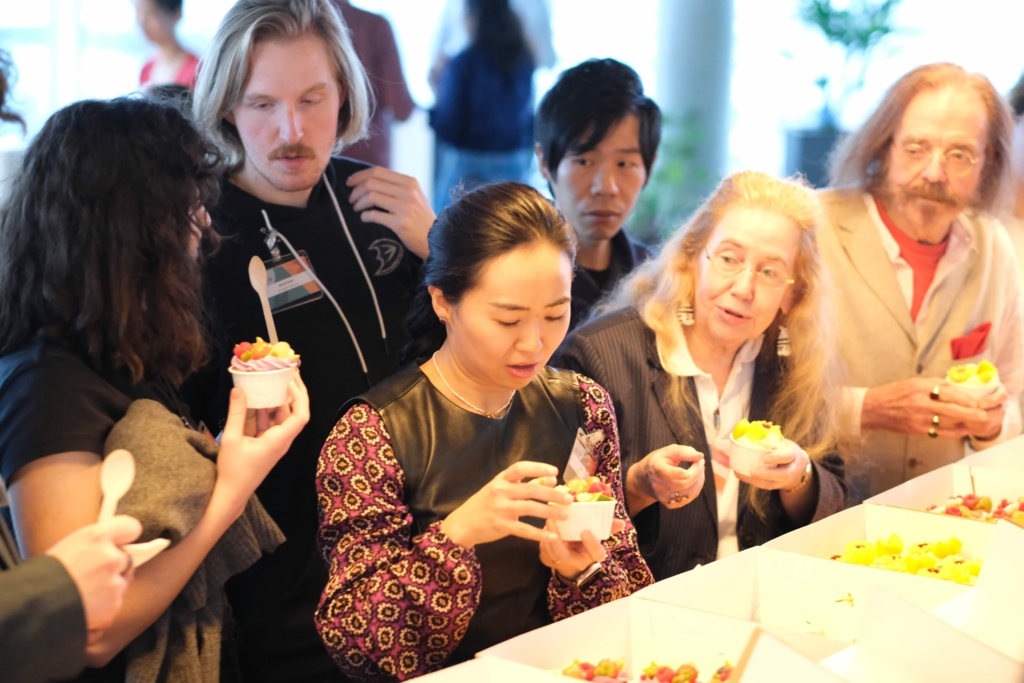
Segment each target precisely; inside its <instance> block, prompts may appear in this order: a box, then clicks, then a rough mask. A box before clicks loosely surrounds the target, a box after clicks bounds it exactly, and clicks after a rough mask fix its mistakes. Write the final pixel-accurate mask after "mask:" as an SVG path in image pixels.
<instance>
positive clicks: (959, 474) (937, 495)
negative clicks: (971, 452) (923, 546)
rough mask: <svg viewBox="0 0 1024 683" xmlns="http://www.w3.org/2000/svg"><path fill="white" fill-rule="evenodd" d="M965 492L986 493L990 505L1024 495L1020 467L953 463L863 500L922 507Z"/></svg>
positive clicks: (923, 508)
mask: <svg viewBox="0 0 1024 683" xmlns="http://www.w3.org/2000/svg"><path fill="white" fill-rule="evenodd" d="M968 493H973V494H975V495H977V496H988V497H989V498H991V499H992V504H993V506H996V505H998V504H999V502H1000V501H1001V500H1002V499H1003V498H1006V499H1008V500H1010V501H1011V502H1013V501H1016V500H1017V498H1019V497H1020V496H1024V470H1021V471H1020V472H1015V471H1012V470H1010V471H1008V470H998V469H992V468H989V467H980V466H975V467H972V466H970V465H967V464H964V463H954V464H952V465H946V466H945V467H940V468H939V469H937V470H932V471H931V472H929V473H927V474H923V475H921V476H920V477H916V478H914V479H911V480H910V481H908V482H906V483H903V484H900V485H899V486H897V487H895V488H891V489H889V490H888V491H885V492H884V493H880V494H878V495H877V496H873V497H871V498H868V499H867V500H866V501H864V502H865V503H867V504H869V505H890V506H893V507H901V508H906V509H908V510H918V511H926V509H927V508H928V507H929V506H931V505H943V504H944V503H945V502H946V500H948V499H949V498H950V497H952V496H963V495H966V494H968ZM930 514H935V513H930ZM971 521H975V522H980V521H981V520H971ZM986 523H987V522H982V524H986Z"/></svg>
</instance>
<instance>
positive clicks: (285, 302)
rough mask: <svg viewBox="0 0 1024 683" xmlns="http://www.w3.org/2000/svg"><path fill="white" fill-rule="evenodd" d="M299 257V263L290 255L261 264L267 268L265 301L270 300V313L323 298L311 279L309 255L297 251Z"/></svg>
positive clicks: (311, 266) (311, 269)
mask: <svg viewBox="0 0 1024 683" xmlns="http://www.w3.org/2000/svg"><path fill="white" fill-rule="evenodd" d="M299 257H300V258H302V261H301V262H300V261H298V260H297V259H296V258H295V257H294V256H292V255H291V254H288V255H286V256H279V257H278V258H275V259H270V260H269V261H264V262H263V265H265V266H266V267H267V299H269V300H270V311H271V313H280V312H281V311H287V310H288V309H289V308H295V307H296V306H302V305H303V304H308V303H310V302H312V301H316V300H317V299H322V298H323V296H324V293H323V292H322V291H320V286H319V285H318V284H317V283H316V280H314V279H313V272H314V271H313V264H312V263H310V261H309V255H308V254H306V252H305V251H304V250H303V251H299ZM303 264H305V267H303Z"/></svg>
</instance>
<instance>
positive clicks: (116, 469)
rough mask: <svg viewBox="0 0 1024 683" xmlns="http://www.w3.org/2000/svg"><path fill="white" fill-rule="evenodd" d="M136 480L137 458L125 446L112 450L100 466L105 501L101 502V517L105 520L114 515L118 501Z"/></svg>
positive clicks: (101, 487)
mask: <svg viewBox="0 0 1024 683" xmlns="http://www.w3.org/2000/svg"><path fill="white" fill-rule="evenodd" d="M134 480H135V458H133V457H132V454H131V453H129V452H128V451H126V450H124V449H123V448H119V449H118V450H116V451H113V452H111V453H110V454H109V455H108V456H107V457H105V458H104V459H103V465H102V466H101V468H100V490H101V491H102V492H103V502H102V503H101V504H100V519H99V521H101V522H102V521H104V520H107V519H110V518H111V517H113V516H114V512H116V511H117V503H118V501H120V500H121V497H122V496H124V494H126V493H128V489H130V488H131V487H132V482H133V481H134Z"/></svg>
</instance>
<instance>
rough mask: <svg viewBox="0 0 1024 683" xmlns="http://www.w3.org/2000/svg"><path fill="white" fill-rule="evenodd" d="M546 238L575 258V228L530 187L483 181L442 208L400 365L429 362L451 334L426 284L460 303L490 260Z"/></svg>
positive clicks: (431, 235)
mask: <svg viewBox="0 0 1024 683" xmlns="http://www.w3.org/2000/svg"><path fill="white" fill-rule="evenodd" d="M544 242H546V243H548V244H551V245H554V246H555V247H556V248H558V249H560V250H561V251H562V252H564V253H565V254H567V255H568V256H569V260H571V261H575V260H576V233H575V232H574V231H573V229H572V226H571V225H569V222H568V221H567V220H565V217H564V216H562V214H561V213H560V212H559V211H558V209H556V208H555V205H554V204H552V203H551V201H550V200H549V199H546V198H545V197H544V195H542V194H541V193H540V192H537V190H535V189H533V188H532V187H530V186H529V185H523V184H522V183H513V182H505V183H495V184H493V185H484V186H483V187H480V188H478V189H476V190H473V191H472V192H468V193H466V194H465V195H463V196H462V198H461V199H459V200H457V201H456V202H455V203H454V204H452V205H451V206H449V207H448V208H447V209H445V210H444V211H442V212H441V215H440V216H438V217H437V220H436V221H435V222H434V225H433V227H431V228H430V232H429V233H427V245H428V246H429V247H430V256H429V257H428V258H427V262H426V263H425V264H424V265H423V284H422V285H421V286H420V288H419V289H418V290H417V292H416V295H415V297H414V298H413V301H412V305H411V306H410V307H409V315H408V317H407V324H408V328H409V333H410V334H411V335H412V338H413V340H414V341H413V342H412V343H410V344H408V345H407V346H406V347H405V348H403V349H402V353H401V359H400V360H401V362H402V364H403V365H404V364H406V363H409V362H412V361H420V362H422V361H424V360H426V359H427V358H429V357H430V356H431V355H432V354H433V353H434V352H435V351H437V350H438V349H440V348H441V345H442V344H444V340H445V338H446V337H447V330H446V328H445V326H444V324H442V323H441V321H440V320H439V319H438V317H437V314H436V313H435V312H434V306H433V303H432V302H431V299H430V292H429V291H428V290H427V287H430V286H434V287H437V288H438V289H440V290H441V291H442V292H443V293H444V298H445V299H447V300H448V301H449V302H451V303H453V304H457V303H459V302H460V301H461V300H462V297H464V296H465V295H466V292H468V291H469V290H471V289H473V287H475V286H476V285H477V283H478V282H479V279H480V271H481V269H482V268H483V267H484V265H485V264H486V263H487V262H488V261H490V260H492V259H495V258H497V257H499V256H501V255H503V254H507V253H509V252H511V251H513V250H515V249H517V248H518V247H523V246H528V245H531V244H537V243H544Z"/></svg>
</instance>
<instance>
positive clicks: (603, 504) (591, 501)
mask: <svg viewBox="0 0 1024 683" xmlns="http://www.w3.org/2000/svg"><path fill="white" fill-rule="evenodd" d="M555 489H556V490H558V491H563V492H565V493H568V494H569V495H571V496H572V498H573V502H572V503H571V504H569V505H565V506H560V507H563V508H564V509H565V510H566V511H567V512H568V513H569V516H568V518H566V519H558V520H555V528H556V529H557V531H558V537H559V538H561V539H562V540H563V541H579V540H580V534H581V533H583V531H584V530H587V531H590V533H592V534H594V538H596V539H597V540H599V541H603V540H604V539H606V538H608V537H609V536H611V535H612V521H614V519H615V497H614V496H613V495H612V487H611V486H609V485H608V484H606V483H604V482H603V481H601V480H600V479H598V478H597V477H588V478H586V479H574V480H572V481H570V482H569V483H567V484H565V485H563V486H556V487H555ZM552 505H554V503H552Z"/></svg>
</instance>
